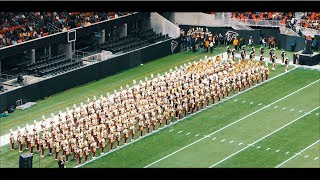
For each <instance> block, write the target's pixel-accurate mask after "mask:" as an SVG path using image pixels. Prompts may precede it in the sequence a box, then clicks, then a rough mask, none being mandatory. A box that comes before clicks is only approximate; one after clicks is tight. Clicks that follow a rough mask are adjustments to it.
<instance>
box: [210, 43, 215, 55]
mask: <svg viewBox="0 0 320 180" xmlns="http://www.w3.org/2000/svg"><path fill="white" fill-rule="evenodd" d="M213 42H214V41H211V42H210V52H211V53H213V47H214V43H213Z"/></svg>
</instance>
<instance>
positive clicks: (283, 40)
mask: <svg viewBox="0 0 320 180" xmlns="http://www.w3.org/2000/svg"><path fill="white" fill-rule="evenodd" d="M292 39H294V40H295V41H296V48H295V51H300V50H303V49H304V47H305V45H304V38H303V37H300V36H289V35H287V34H279V41H280V44H279V46H278V47H279V49H284V50H286V51H291V41H292Z"/></svg>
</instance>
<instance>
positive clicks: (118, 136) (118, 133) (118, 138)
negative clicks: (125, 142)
mask: <svg viewBox="0 0 320 180" xmlns="http://www.w3.org/2000/svg"><path fill="white" fill-rule="evenodd" d="M120 132H121V131H120V130H119V131H116V132H115V136H116V141H117V147H119V145H120V138H121V134H120Z"/></svg>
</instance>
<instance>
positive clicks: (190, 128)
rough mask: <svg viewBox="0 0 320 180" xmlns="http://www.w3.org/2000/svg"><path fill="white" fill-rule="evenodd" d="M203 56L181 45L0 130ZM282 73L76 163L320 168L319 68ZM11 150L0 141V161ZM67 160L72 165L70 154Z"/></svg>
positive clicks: (6, 161)
mask: <svg viewBox="0 0 320 180" xmlns="http://www.w3.org/2000/svg"><path fill="white" fill-rule="evenodd" d="M224 51H225V47H221V48H217V50H216V53H215V54H218V53H221V52H224ZM204 55H205V54H198V53H196V54H192V53H186V52H181V53H178V54H175V55H171V56H168V57H165V58H161V59H159V60H156V61H153V62H150V63H147V64H145V65H144V66H139V67H136V68H133V69H130V70H128V71H125V72H122V73H119V74H117V75H114V76H111V77H107V78H105V79H103V80H100V81H97V82H93V83H90V84H87V85H84V86H81V87H77V88H74V89H71V90H69V91H66V92H62V93H59V94H58V95H54V96H52V97H49V98H48V99H46V100H43V101H39V102H38V104H37V105H36V106H35V107H32V108H30V109H28V110H25V111H17V112H16V114H15V113H14V114H13V115H12V116H11V117H10V118H8V119H4V120H1V121H0V123H1V124H0V125H1V135H3V134H5V133H7V132H8V131H9V129H10V128H16V127H17V126H18V125H20V126H24V125H25V124H26V123H27V122H28V123H30V124H31V123H32V121H33V120H34V119H39V118H40V117H41V115H42V114H45V115H47V116H48V114H49V113H51V112H55V113H56V112H58V111H59V110H63V109H65V107H71V106H72V105H73V104H79V103H80V102H81V101H82V102H84V101H85V100H86V98H88V97H90V98H92V97H93V96H94V95H97V96H99V95H101V94H106V92H110V93H112V92H113V90H114V89H118V88H119V87H120V86H121V85H123V86H124V85H125V84H131V83H132V80H133V79H136V80H140V79H144V77H145V76H150V74H151V73H153V74H157V73H158V72H159V73H163V72H165V71H168V70H169V69H170V68H174V67H175V66H180V65H183V63H186V62H189V61H191V62H192V61H194V60H198V59H200V58H203V57H204ZM289 57H290V56H289ZM291 68H292V67H291ZM270 69H271V68H270ZM283 73H284V68H283V66H282V65H277V69H276V70H275V71H272V70H270V78H272V77H277V78H274V79H273V80H271V81H269V82H267V83H265V84H262V85H259V86H258V87H254V88H252V89H251V90H249V91H247V92H244V93H241V94H236V95H234V96H233V97H231V98H228V99H226V100H225V101H224V102H222V103H219V104H217V105H215V106H211V107H210V108H207V109H205V110H202V112H199V113H197V114H194V115H192V116H188V117H187V118H185V119H184V120H183V121H181V122H178V123H175V124H172V125H170V126H169V127H167V128H163V129H161V130H159V131H157V132H155V133H153V134H152V135H150V136H148V137H145V138H143V139H141V140H139V141H136V142H134V143H131V144H129V145H127V146H125V147H122V148H121V149H119V150H116V151H114V152H112V153H109V154H105V156H103V157H98V158H96V159H94V160H90V161H89V162H88V163H86V164H83V166H81V167H84V168H90V167H150V168H152V167H277V166H278V165H280V166H279V167H320V165H319V157H318V156H319V142H318V140H319V138H320V137H319V136H320V132H319V119H320V115H319V112H320V109H319V105H320V99H319V98H320V97H319V90H320V89H319V88H320V82H319V79H320V72H319V71H318V70H309V69H303V68H298V69H294V70H292V71H290V72H288V73H286V74H283ZM309 146H310V147H309ZM307 147H309V148H307ZM305 148H307V149H305ZM304 149H305V150H304ZM302 150H304V151H302ZM46 153H47V152H46ZM18 156H19V153H18V152H17V150H15V151H13V152H10V150H9V146H8V145H5V146H3V147H1V152H0V158H1V164H0V166H1V167H18ZM52 156H53V155H46V157H45V158H39V155H38V153H35V154H34V159H33V167H57V162H56V161H54V160H53V159H54V158H53V157H52ZM317 157H318V158H317ZM89 159H91V155H90V156H89ZM283 162H284V163H283ZM282 163H283V164H282ZM66 166H67V167H74V166H76V161H75V160H72V161H70V162H68V163H66Z"/></svg>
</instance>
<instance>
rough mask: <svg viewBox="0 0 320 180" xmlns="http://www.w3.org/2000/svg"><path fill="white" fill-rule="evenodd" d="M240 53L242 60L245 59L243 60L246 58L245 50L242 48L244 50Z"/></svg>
mask: <svg viewBox="0 0 320 180" xmlns="http://www.w3.org/2000/svg"><path fill="white" fill-rule="evenodd" d="M240 55H241V60H242V61H243V60H244V59H245V58H246V54H245V51H244V50H242V51H241V52H240Z"/></svg>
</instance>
